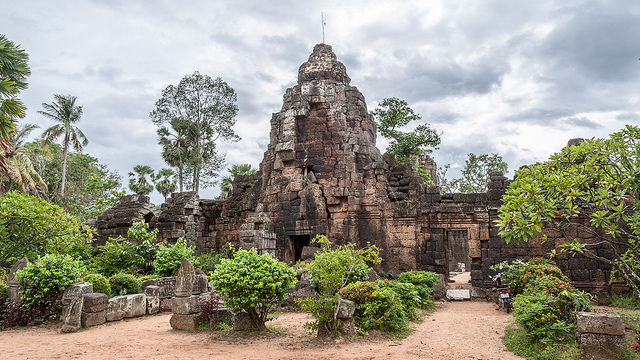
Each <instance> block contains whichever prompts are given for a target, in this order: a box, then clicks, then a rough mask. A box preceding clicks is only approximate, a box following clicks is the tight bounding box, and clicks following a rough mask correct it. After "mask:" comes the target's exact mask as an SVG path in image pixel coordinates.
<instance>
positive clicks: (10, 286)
mask: <svg viewBox="0 0 640 360" xmlns="http://www.w3.org/2000/svg"><path fill="white" fill-rule="evenodd" d="M28 263H29V260H28V259H27V258H26V257H23V258H22V259H20V260H18V261H17V262H16V263H15V264H13V266H12V267H11V270H10V271H9V278H8V279H7V282H6V283H5V285H7V295H8V297H9V300H10V301H16V302H17V301H20V283H18V280H16V272H17V271H18V270H22V269H24V268H25V267H26V266H27V264H28Z"/></svg>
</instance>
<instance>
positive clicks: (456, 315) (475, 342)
mask: <svg viewBox="0 0 640 360" xmlns="http://www.w3.org/2000/svg"><path fill="white" fill-rule="evenodd" d="M170 316H171V314H169V313H162V314H158V315H154V316H145V317H142V318H135V319H127V320H124V321H119V322H112V323H107V324H105V325H102V326H97V327H92V328H88V329H83V330H82V331H80V332H77V333H72V334H63V333H60V330H59V328H60V327H59V326H56V327H54V326H41V327H35V328H24V329H14V330H8V331H2V332H0V358H1V359H16V360H17V359H101V360H107V359H297V360H303V359H310V360H311V359H314V360H315V359H402V360H409V359H475V360H477V359H483V360H488V359H503V360H509V359H521V358H520V357H518V356H515V355H513V354H512V353H510V352H508V351H506V349H505V347H504V345H503V344H502V340H501V337H502V336H503V334H504V328H505V326H506V325H507V324H509V323H510V321H511V320H512V316H511V315H508V314H506V313H505V312H504V311H496V310H495V306H494V305H493V304H492V303H488V302H486V301H484V300H480V301H466V302H447V303H438V305H437V310H436V311H435V312H434V313H433V314H431V315H429V316H427V317H426V318H425V319H424V321H423V322H422V323H420V324H415V325H414V327H415V330H414V332H413V333H412V334H411V335H410V336H408V337H407V338H405V339H401V340H395V339H390V338H384V337H380V336H377V335H376V334H371V335H372V336H370V337H367V338H363V337H360V336H355V337H353V338H352V339H339V340H325V341H321V340H319V339H317V338H315V337H314V336H312V335H310V334H309V332H308V331H307V330H306V329H304V328H303V324H304V323H305V322H306V321H309V320H310V318H309V317H308V315H307V314H305V313H284V314H282V315H280V317H279V318H278V319H276V320H273V321H270V322H268V323H267V325H268V326H270V327H273V328H275V329H278V330H279V331H278V333H272V334H269V335H262V336H257V335H255V334H246V333H239V334H234V333H230V332H226V333H221V332H213V333H212V332H208V331H205V332H193V333H190V332H181V331H174V330H172V329H171V326H170V325H169V318H170Z"/></svg>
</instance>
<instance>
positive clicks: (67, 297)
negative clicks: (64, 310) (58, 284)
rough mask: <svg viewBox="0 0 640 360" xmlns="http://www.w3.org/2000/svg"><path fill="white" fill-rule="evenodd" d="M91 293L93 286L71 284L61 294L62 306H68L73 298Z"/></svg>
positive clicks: (82, 283)
mask: <svg viewBox="0 0 640 360" xmlns="http://www.w3.org/2000/svg"><path fill="white" fill-rule="evenodd" d="M92 292H93V284H92V283H88V282H84V281H81V282H77V283H75V284H71V285H69V286H67V288H66V289H65V290H64V293H62V305H69V304H70V303H71V299H73V298H74V297H76V296H78V295H80V296H82V295H83V294H89V293H92Z"/></svg>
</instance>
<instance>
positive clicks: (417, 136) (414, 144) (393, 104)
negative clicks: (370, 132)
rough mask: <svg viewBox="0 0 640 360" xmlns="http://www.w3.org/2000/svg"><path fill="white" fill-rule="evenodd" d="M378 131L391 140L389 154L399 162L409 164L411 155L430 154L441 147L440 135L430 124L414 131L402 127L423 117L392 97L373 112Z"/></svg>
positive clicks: (421, 125)
mask: <svg viewBox="0 0 640 360" xmlns="http://www.w3.org/2000/svg"><path fill="white" fill-rule="evenodd" d="M371 116H373V118H374V119H375V120H376V125H377V126H378V131H379V132H380V134H381V135H382V136H384V137H385V138H387V139H389V140H390V143H389V147H388V148H387V152H390V153H394V154H396V156H397V158H398V162H401V163H402V162H407V161H409V160H410V159H409V157H410V156H411V155H419V154H422V153H430V152H431V151H432V149H430V148H433V149H437V148H438V146H439V145H440V141H441V139H440V135H439V134H438V133H437V132H436V131H435V130H434V129H432V128H431V127H430V126H429V124H420V125H418V126H416V128H415V129H414V130H413V131H402V130H400V129H401V128H402V127H404V126H406V125H408V124H409V123H410V122H412V121H418V120H420V119H421V118H422V117H421V116H420V115H419V114H416V113H414V112H413V110H412V109H411V108H410V107H409V105H408V104H407V102H406V101H404V100H400V99H398V98H395V97H392V98H387V99H384V100H382V102H381V103H380V104H378V107H377V108H376V109H375V110H374V111H372V112H371Z"/></svg>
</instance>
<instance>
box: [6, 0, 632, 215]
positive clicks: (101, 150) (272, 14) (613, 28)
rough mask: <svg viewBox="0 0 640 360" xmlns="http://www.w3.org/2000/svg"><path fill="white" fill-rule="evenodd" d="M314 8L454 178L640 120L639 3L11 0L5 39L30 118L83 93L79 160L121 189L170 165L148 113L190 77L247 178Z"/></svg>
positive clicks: (370, 90)
mask: <svg viewBox="0 0 640 360" xmlns="http://www.w3.org/2000/svg"><path fill="white" fill-rule="evenodd" d="M321 12H324V13H325V14H326V25H327V26H326V30H325V42H326V43H327V44H330V45H332V46H333V50H334V52H335V53H336V55H337V56H338V60H340V61H342V62H343V63H344V64H345V65H346V67H347V73H348V74H349V76H350V77H351V79H352V81H351V84H352V85H354V86H357V87H358V89H359V90H360V91H361V92H362V93H363V94H364V96H365V98H366V100H367V104H368V107H369V109H370V110H371V109H373V108H375V107H376V105H377V104H378V102H380V101H382V99H384V98H386V97H394V96H395V97H399V98H402V99H405V100H406V101H407V102H408V103H409V105H410V106H411V107H412V108H413V109H414V110H415V111H416V112H417V113H420V114H421V115H422V121H423V122H426V123H429V124H431V126H432V127H434V128H436V129H438V130H440V131H442V146H441V147H440V149H439V150H438V151H436V152H434V153H433V157H434V158H435V160H436V162H437V163H438V164H439V165H445V164H451V165H452V170H451V171H450V174H451V175H452V176H456V175H457V174H458V173H459V168H460V166H462V165H464V160H465V159H466V157H467V156H466V154H467V153H470V152H473V153H476V154H480V153H498V154H500V155H502V156H503V157H504V159H505V160H506V161H507V163H508V164H509V169H510V174H509V175H510V176H512V175H513V169H515V168H518V167H519V166H521V165H525V164H530V163H534V162H537V161H544V160H545V159H547V158H548V156H549V155H551V154H552V153H554V152H556V151H558V150H560V149H561V148H562V147H563V146H564V145H566V143H567V140H569V139H570V138H575V137H584V138H591V137H606V136H607V135H608V134H610V133H612V132H615V131H618V130H619V129H621V128H622V127H623V126H624V125H625V124H636V125H637V124H640V97H639V96H640V92H639V89H640V61H639V60H638V58H639V57H640V2H638V1H637V0H630V1H572V0H565V1H542V0H538V1H526V2H525V1H512V0H504V1H487V0H483V1H477V0H468V1H450V0H442V1H431V0H419V1H407V0H403V1H397V2H392V1H375V0H367V1H299V0H297V1H277V2H269V1H242V0H235V1H231V0H229V1H227V0H218V1H203V0H202V1H189V0H185V1H180V2H178V1H142V0H141V1H135V0H127V1H125V0H122V1H118V0H94V1H70V0H68V1H67V0H64V1H46V0H42V1H30V0H22V1H8V0H6V1H3V5H2V11H1V12H0V34H5V35H6V36H7V37H8V39H9V40H11V41H14V42H15V43H17V44H20V45H21V46H22V48H23V49H25V50H26V51H27V53H28V54H29V63H30V66H31V76H30V77H29V78H28V82H29V88H28V89H27V90H25V91H23V92H22V93H21V95H20V97H21V98H22V100H23V101H24V102H25V103H26V105H27V107H28V112H27V117H26V119H25V120H24V121H25V122H30V123H36V124H38V125H40V127H41V130H42V129H45V128H47V127H50V126H51V125H53V123H52V122H50V121H49V120H47V119H46V118H44V117H43V116H42V115H39V114H38V113H37V111H38V110H42V105H41V104H42V103H43V102H47V103H51V102H52V101H53V95H54V94H71V95H75V96H77V97H78V100H77V101H78V103H79V104H81V105H83V107H84V116H83V118H82V120H81V122H80V123H79V124H78V125H79V127H80V128H81V129H82V130H83V131H84V132H85V134H86V135H87V137H88V139H89V145H88V146H87V147H86V148H85V152H86V153H88V154H90V155H92V156H94V157H97V158H98V159H99V161H100V162H101V163H104V164H107V165H108V166H109V168H110V169H111V170H116V171H118V172H119V173H120V175H122V177H123V184H124V185H125V186H126V183H127V181H128V180H127V179H128V177H127V173H128V172H129V171H131V169H132V168H133V166H135V165H137V164H145V165H150V166H151V167H153V168H154V169H156V170H158V169H160V168H162V167H166V164H164V163H163V161H162V158H161V156H160V147H159V145H157V134H156V127H155V126H154V125H153V123H152V122H151V119H150V118H149V112H150V111H152V110H153V109H154V108H155V106H154V104H155V102H156V101H157V100H158V99H159V98H160V94H161V91H162V89H164V88H165V87H166V86H168V85H170V84H174V85H177V83H178V82H179V81H180V79H181V78H182V77H184V76H185V75H187V74H192V73H193V72H194V71H199V72H201V73H203V74H207V75H210V76H211V77H214V78H215V77H221V78H222V79H224V80H225V81H226V82H227V83H228V84H229V85H230V86H232V87H233V88H234V89H235V90H236V92H237V94H238V106H239V109H240V110H239V113H238V116H237V123H236V127H235V129H236V131H237V133H238V134H239V135H240V136H241V137H242V140H241V141H240V142H238V143H234V144H220V148H221V149H224V150H225V151H226V152H227V161H228V163H229V165H231V164H239V163H250V164H252V165H253V166H254V167H257V166H258V164H259V163H260V161H261V160H262V156H263V153H264V151H265V150H266V148H267V144H268V143H269V130H270V127H269V121H270V119H271V114H272V113H274V112H277V111H279V110H280V108H281V106H282V96H283V94H284V91H285V89H286V88H288V87H291V86H293V85H295V83H296V81H297V72H298V67H299V66H300V65H301V64H302V63H303V62H304V61H306V60H307V58H308V56H309V54H310V53H311V51H312V49H313V46H314V45H315V44H317V43H320V42H322V27H321V15H320V13H321ZM36 132H37V131H36ZM38 134H39V133H38ZM378 148H380V149H381V151H382V152H384V149H385V148H386V142H385V141H384V139H382V138H380V137H378ZM218 193H219V189H218V188H217V187H216V188H212V189H204V190H203V191H201V194H200V195H201V197H202V198H213V197H214V196H216V195H217V194H218ZM152 199H153V202H155V203H160V202H161V196H160V195H158V194H155V195H153V196H152Z"/></svg>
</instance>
